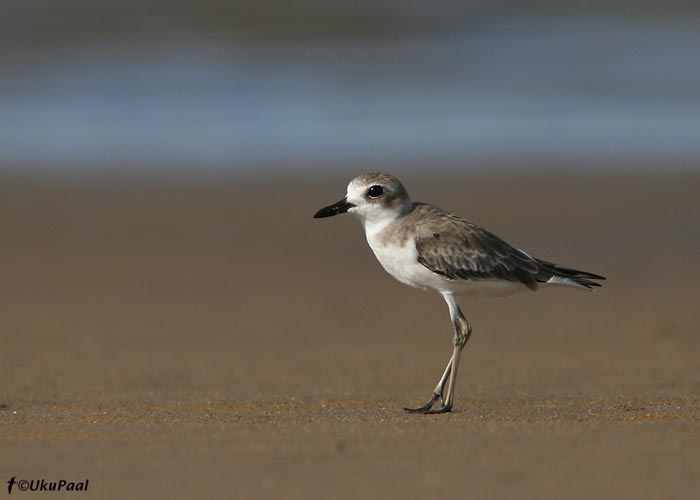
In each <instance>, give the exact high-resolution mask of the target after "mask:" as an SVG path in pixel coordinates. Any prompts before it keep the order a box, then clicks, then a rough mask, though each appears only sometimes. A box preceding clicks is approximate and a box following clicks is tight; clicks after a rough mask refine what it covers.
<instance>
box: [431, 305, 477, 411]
mask: <svg viewBox="0 0 700 500" xmlns="http://www.w3.org/2000/svg"><path fill="white" fill-rule="evenodd" d="M458 311H459V316H458V317H457V318H456V319H455V320H454V324H455V336H454V353H453V354H452V370H451V371H450V378H449V382H448V383H447V396H446V397H445V398H444V399H443V402H442V406H441V407H440V408H436V409H434V410H433V409H429V410H427V411H426V412H425V413H448V412H450V411H452V404H453V403H454V396H455V386H456V385H457V369H458V368H459V358H460V356H461V354H462V349H464V346H465V345H466V343H467V341H468V340H469V337H470V336H471V334H472V327H471V326H470V325H469V323H468V322H467V320H466V318H465V317H464V316H463V315H462V311H461V310H459V307H458Z"/></svg>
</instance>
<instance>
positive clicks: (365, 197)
mask: <svg viewBox="0 0 700 500" xmlns="http://www.w3.org/2000/svg"><path fill="white" fill-rule="evenodd" d="M410 207H411V199H410V198H409V197H408V193H407V192H406V189H405V188H404V187H403V184H401V182H400V181H399V180H398V179H397V178H396V177H394V176H393V175H389V174H382V173H374V174H364V175H360V176H358V177H355V178H354V179H353V180H351V181H350V184H348V189H347V192H346V195H345V198H343V199H342V200H340V201H338V202H336V203H333V204H332V205H329V206H327V207H324V208H322V209H321V210H319V211H318V212H316V214H314V218H316V219H320V218H323V217H332V216H334V215H338V214H342V213H345V212H348V213H351V214H355V215H357V216H358V217H359V218H360V220H361V221H362V222H363V223H364V224H367V223H375V222H380V221H382V220H385V219H388V220H391V219H395V218H396V217H399V216H401V215H402V214H404V213H406V212H407V211H409V210H410Z"/></svg>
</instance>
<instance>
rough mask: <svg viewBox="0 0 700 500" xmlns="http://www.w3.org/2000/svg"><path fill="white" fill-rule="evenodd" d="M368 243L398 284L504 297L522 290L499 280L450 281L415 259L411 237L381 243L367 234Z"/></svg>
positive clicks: (521, 287) (416, 255)
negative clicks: (404, 240)
mask: <svg viewBox="0 0 700 500" xmlns="http://www.w3.org/2000/svg"><path fill="white" fill-rule="evenodd" d="M367 242H368V243H369V246H370V248H372V251H373V252H374V255H375V256H376V257H377V260H378V261H379V263H380V264H381V265H382V267H383V268H384V269H385V270H386V272H388V273H389V274H391V275H392V276H393V277H394V278H396V279H397V280H399V281H400V282H401V283H405V284H406V285H410V286H413V287H416V288H422V289H424V290H436V291H438V292H441V293H453V294H455V295H471V296H496V297H498V296H507V295H511V294H513V293H515V292H518V291H521V290H525V289H526V287H524V286H523V285H521V284H519V283H511V282H507V281H498V280H451V279H448V278H446V277H444V276H441V275H439V274H437V273H434V272H432V271H431V270H430V269H428V268H427V267H425V266H423V265H422V264H420V263H419V262H418V251H417V250H416V245H415V242H414V241H413V239H412V238H409V239H408V241H406V243H405V244H404V245H402V246H398V245H382V244H380V243H379V242H378V241H377V239H376V238H373V237H372V236H371V235H369V234H368V235H367Z"/></svg>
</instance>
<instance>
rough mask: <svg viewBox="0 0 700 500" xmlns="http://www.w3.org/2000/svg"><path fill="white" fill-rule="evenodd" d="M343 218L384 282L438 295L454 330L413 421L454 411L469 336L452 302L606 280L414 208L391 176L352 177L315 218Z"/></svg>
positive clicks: (432, 210)
mask: <svg viewBox="0 0 700 500" xmlns="http://www.w3.org/2000/svg"><path fill="white" fill-rule="evenodd" d="M345 212H348V213H352V214H355V215H357V216H358V217H359V219H360V221H361V222H362V225H363V227H364V229H365V236H366V237H367V243H369V246H370V248H371V249H372V251H373V252H374V255H375V256H376V257H377V260H378V261H379V263H380V264H381V265H382V267H383V268H384V269H385V270H386V271H387V272H388V273H389V274H391V275H392V276H393V277H394V278H396V279H397V280H399V281H400V282H401V283H405V284H407V285H410V286H413V287H417V288H422V289H426V290H434V291H436V292H438V293H440V294H441V295H442V297H443V298H444V299H445V301H446V302H447V306H448V308H449V311H450V318H451V319H452V323H453V325H454V329H455V335H454V339H453V341H454V350H453V352H452V357H451V358H450V361H449V362H448V363H447V368H445V371H444V372H443V374H442V376H441V377H440V380H439V381H438V384H437V386H436V387H435V390H434V391H433V394H432V396H431V397H430V399H429V400H428V402H427V403H426V404H424V405H423V406H419V407H417V408H405V410H406V411H408V412H410V413H447V412H449V411H451V410H452V405H453V404H454V397H455V385H456V381H457V368H458V367H459V358H460V355H461V353H462V349H463V348H464V345H465V344H466V343H467V341H468V340H469V337H470V336H471V334H472V328H471V326H470V325H469V323H468V322H467V319H466V318H465V317H464V314H463V313H462V310H461V309H460V307H459V303H458V302H457V298H456V296H458V295H466V296H484V295H486V296H489V295H491V296H494V295H509V294H511V293H513V292H517V291H519V290H532V291H535V290H537V289H539V288H542V287H546V286H553V285H555V286H569V287H574V288H579V289H581V290H593V288H594V287H599V286H600V284H599V283H596V282H595V281H594V280H604V279H605V278H604V277H602V276H598V275H597V274H593V273H588V272H584V271H577V270H576V269H570V268H567V267H563V266H560V265H558V264H553V263H551V262H547V261H544V260H540V259H537V258H535V257H532V256H531V255H529V254H527V253H525V252H524V251H522V250H520V249H518V248H515V247H514V246H511V245H509V244H508V243H506V242H505V241H503V240H502V239H500V238H499V237H498V236H496V235H494V234H492V233H490V232H488V231H487V230H485V229H483V228H481V227H479V226H478V225H476V224H474V223H473V222H469V221H468V220H465V219H462V218H461V217H459V216H457V215H453V214H451V213H448V212H446V211H444V210H442V209H440V208H437V207H435V206H433V205H429V204H427V203H418V202H413V201H411V199H410V198H409V196H408V193H407V192H406V189H405V188H404V187H403V185H402V184H401V182H399V180H398V179H397V178H396V177H394V176H391V175H388V174H383V173H372V174H365V175H360V176H359V177H355V178H354V179H353V180H352V181H350V184H348V187H347V193H346V195H345V198H343V199H342V200H340V201H338V202H337V203H334V204H332V205H329V206H327V207H325V208H322V209H321V210H319V211H318V212H316V214H315V215H314V217H315V218H323V217H332V216H334V215H338V214H342V213H345ZM445 386H447V393H446V394H445ZM438 401H440V405H439V406H438V407H437V408H433V407H434V406H435V403H437V402H438Z"/></svg>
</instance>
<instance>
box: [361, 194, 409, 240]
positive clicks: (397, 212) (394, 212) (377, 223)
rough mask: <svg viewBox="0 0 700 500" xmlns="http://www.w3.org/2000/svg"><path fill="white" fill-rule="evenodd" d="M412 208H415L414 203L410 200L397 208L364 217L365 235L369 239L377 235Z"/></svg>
mask: <svg viewBox="0 0 700 500" xmlns="http://www.w3.org/2000/svg"><path fill="white" fill-rule="evenodd" d="M411 210H413V203H411V202H409V203H407V204H406V205H402V206H398V207H396V208H395V209H391V210H389V209H387V210H382V211H381V212H380V213H375V214H372V216H371V217H365V218H362V219H361V220H362V226H363V227H364V229H365V235H366V236H367V238H368V239H369V238H373V237H374V236H377V235H378V234H379V233H381V232H383V231H384V230H385V229H386V228H387V227H389V226H390V225H391V224H393V223H394V222H396V221H397V220H399V219H401V218H402V217H404V216H405V215H407V214H409V213H410V212H411Z"/></svg>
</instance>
